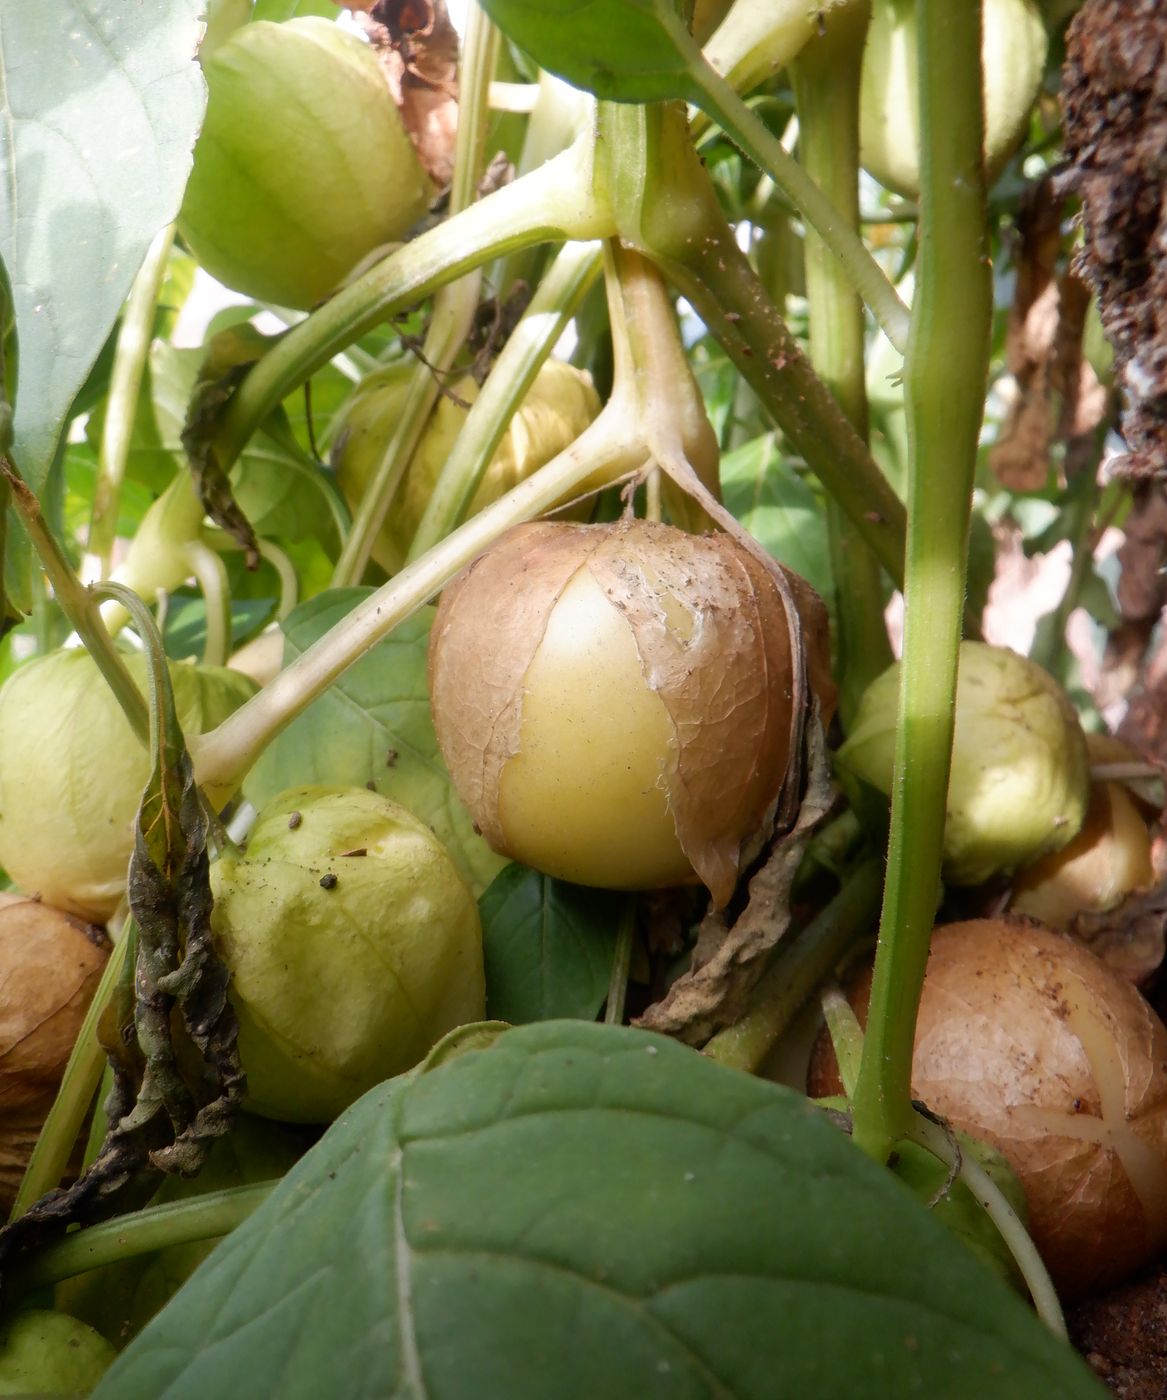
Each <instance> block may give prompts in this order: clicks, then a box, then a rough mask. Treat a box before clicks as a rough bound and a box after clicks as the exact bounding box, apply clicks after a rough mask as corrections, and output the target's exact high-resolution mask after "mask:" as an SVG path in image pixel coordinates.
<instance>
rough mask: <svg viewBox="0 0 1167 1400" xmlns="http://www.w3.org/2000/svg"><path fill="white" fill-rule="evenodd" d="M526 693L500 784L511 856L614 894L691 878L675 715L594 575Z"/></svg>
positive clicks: (554, 625)
mask: <svg viewBox="0 0 1167 1400" xmlns="http://www.w3.org/2000/svg"><path fill="white" fill-rule="evenodd" d="M525 690H526V693H525V697H524V700H523V717H522V724H521V728H520V731H519V733H520V739H519V752H518V753H517V754H516V755H515V756H514V757H513V758H512V759H511V760H510V762H509V763H507V764H506V765H505V767H504V768H503V770H502V775H501V777H500V780H499V818H500V820H501V823H502V827H503V831H504V833H505V836H506V843H507V847H508V849H509V850H510V851H511V853H512V854H513V855H514V856H515V857H516V858H517V859H518V860H521V861H523V862H524V864H526V865H531V866H534V867H535V868H536V869H538V870H545V871H546V872H547V873H548V874H550V875H556V876H559V877H560V878H561V879H564V880H574V881H576V882H577V883H580V884H594V883H596V876H597V872H598V871H602V872H603V876H604V883H605V884H607V885H609V886H610V887H614V888H630V889H635V888H637V887H643V886H658V885H674V884H677V883H678V882H680V881H682V880H687V879H691V878H692V877H693V869H692V866H691V865H690V863H689V860H688V858H687V857H686V855H685V853H684V851H683V850H682V849H681V843H680V841H679V840H678V838H677V832H676V827H675V825H674V823H673V817H672V813H671V812H670V811H669V805H668V799H667V797H666V795H665V771H664V770H665V763H666V761H667V756H668V755H669V754H670V753H672V752H675V750H676V745H677V736H676V732H675V730H674V727H673V723H672V720H670V718H669V715H668V711H667V710H666V709H665V706H664V702H663V701H662V700H661V698H660V696H659V695H657V694H656V693H655V692H654V691H652V690H650V689H649V688H648V686H647V685H646V684H645V681H644V673H643V669H642V666H641V661H640V657H639V655H638V653H637V650H636V643H635V641H634V639H633V635H632V631H631V629H630V628H629V626H628V624H627V622H626V621H625V620H624V618H623V617H622V616H621V614H620V613H619V612H618V611H617V610H616V609H615V608H614V607H613V606H612V604H611V603H610V602H609V601H608V599H607V598H606V597H605V596H604V594H603V592H602V590H601V589H600V586H599V584H598V583H597V582H596V580H595V579H594V577H593V576H592V575H591V574H590V573H589V572H588V571H587V570H586V569H581V570H580V571H579V572H578V573H577V574H576V575H575V576H574V577H573V578H572V580H571V582H570V583H569V584H568V585H567V587H566V588H565V589H564V591H563V593H562V594H561V596H560V599H559V602H558V604H557V605H556V607H555V609H554V611H553V612H552V614H551V616H550V618H549V620H548V623H547V630H546V632H545V633H544V634H543V641H542V643H541V644H540V646H539V649H538V650H537V651H536V653H535V656H534V659H533V660H532V662H531V664H530V666H529V667H528V668H527V674H526V679H525ZM613 733H618V734H619V735H620V736H621V742H620V743H619V744H618V745H617V744H613V742H612V735H613ZM565 773H566V774H570V775H571V781H570V782H568V781H565V779H564V774H565ZM549 813H554V814H555V819H554V820H549V819H548V814H549Z"/></svg>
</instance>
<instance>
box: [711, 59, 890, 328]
mask: <svg viewBox="0 0 1167 1400" xmlns="http://www.w3.org/2000/svg"><path fill="white" fill-rule="evenodd" d="M690 78H691V81H692V82H693V83H694V84H695V85H696V87H697V95H696V98H695V100H696V101H697V104H698V106H700V107H701V109H702V111H704V112H706V113H707V114H708V115H709V116H711V117H712V118H713V119H714V121H716V122H717V124H718V125H719V126H720V127H721V129H722V130H723V131H724V132H725V134H726V135H727V136H728V137H729V138H730V140H731V141H733V142H734V144H735V145H737V146H739V147H740V148H741V149H742V150H743V151H744V152H745V154H746V155H747V156H749V158H750V159H751V160H752V161H753V162H754V164H755V165H756V166H757V167H758V168H759V169H760V170H764V171H765V172H766V174H767V175H769V176H770V178H771V179H772V180H773V181H774V183H775V184H776V185H777V186H778V188H779V189H780V190H782V192H783V193H784V194H785V195H786V197H787V198H788V199H789V200H790V202H791V203H792V204H793V205H794V207H795V208H796V209H797V210H798V211H799V212H800V213H801V214H802V216H803V218H804V219H805V220H806V222H807V224H808V225H809V226H810V227H811V228H813V229H814V231H815V232H816V233H817V234H818V236H819V237H820V238H821V239H822V241H823V243H824V245H825V246H826V247H827V248H829V249H830V251H831V254H832V256H833V257H835V258H836V259H837V260H838V262H839V265H840V267H842V269H843V270H844V272H845V274H846V276H847V278H848V280H849V281H850V283H851V285H852V286H853V287H854V288H855V290H856V291H857V292H858V293H859V295H860V296H861V297H862V298H863V300H864V301H865V302H866V303H867V305H868V306H869V307H870V308H871V310H872V312H873V314H874V315H875V319H876V320H877V321H878V322H879V324H880V326H881V327H882V328H883V331H884V334H885V335H886V336H887V338H888V340H890V341H891V343H892V344H893V345H894V346H895V347H896V349H897V350H901V351H902V350H904V349H905V348H906V346H907V337H908V309H907V307H906V306H905V305H904V304H903V302H902V301H901V300H900V298H899V294H898V293H897V292H896V289H895V288H894V287H893V286H892V284H891V283H890V282H889V281H888V279H887V275H886V273H885V272H884V270H883V269H882V268H881V267H880V265H879V264H878V263H877V262H876V261H875V259H874V257H872V255H871V253H870V252H869V251H868V249H867V246H866V244H865V243H864V242H863V240H862V239H861V238H860V237H859V234H858V232H857V231H856V229H855V228H854V227H853V226H852V225H851V224H850V223H849V221H848V219H847V217H846V216H845V215H843V214H841V213H840V211H839V209H838V208H837V206H836V205H835V204H834V203H833V202H832V200H831V199H830V198H829V197H828V196H827V195H826V194H825V193H824V192H823V190H822V189H821V188H820V187H819V186H818V185H817V184H816V183H815V181H814V180H812V179H811V178H810V177H809V176H808V175H807V174H806V172H805V171H804V170H803V169H802V167H801V166H800V165H799V164H798V162H797V161H796V160H794V159H793V158H792V157H791V156H789V155H787V153H786V151H785V150H784V149H783V147H782V143H781V142H780V141H779V140H778V139H777V138H776V137H774V136H772V135H771V133H770V131H769V130H768V128H767V127H766V125H765V124H764V123H763V122H762V120H761V119H760V118H759V117H758V116H757V115H756V114H755V113H754V112H753V110H752V109H751V108H750V107H747V106H746V104H745V103H744V102H743V101H742V100H741V98H740V97H739V96H738V95H737V93H736V92H734V90H733V88H732V87H731V86H730V84H729V83H728V82H727V81H726V80H725V78H723V77H722V76H721V74H720V73H718V72H717V71H716V70H715V69H714V68H712V67H711V66H710V65H709V64H702V65H701V66H700V67H698V68H694V69H691V70H690Z"/></svg>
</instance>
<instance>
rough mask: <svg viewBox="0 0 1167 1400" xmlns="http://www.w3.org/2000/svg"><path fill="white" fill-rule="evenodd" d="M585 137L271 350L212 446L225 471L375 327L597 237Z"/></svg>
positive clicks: (604, 213)
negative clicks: (479, 278)
mask: <svg viewBox="0 0 1167 1400" xmlns="http://www.w3.org/2000/svg"><path fill="white" fill-rule="evenodd" d="M591 150H592V143H591V138H590V136H586V137H581V138H580V139H579V141H577V142H576V144H575V145H574V146H572V147H571V148H570V149H569V150H567V151H564V152H563V153H562V154H561V155H559V156H556V157H555V158H554V159H552V160H549V161H548V162H547V163H546V164H545V165H542V166H540V167H539V169H538V170H533V171H532V172H531V173H530V174H529V175H524V176H522V177H521V178H520V179H518V180H515V181H514V182H513V183H511V184H509V185H504V186H503V187H502V189H499V190H496V191H495V192H494V193H493V194H490V195H487V196H486V198H485V199H481V200H479V201H478V203H477V204H474V205H472V206H471V207H470V208H469V209H465V210H463V211H462V213H460V214H456V215H455V216H454V217H453V218H450V219H446V220H445V221H444V222H442V223H440V224H438V225H437V226H436V227H435V228H432V229H429V230H427V231H426V232H425V233H422V234H419V236H418V237H417V238H415V239H412V240H411V241H410V242H409V243H406V244H405V245H404V247H402V248H400V249H398V250H397V251H396V252H395V253H392V254H391V255H390V256H389V257H387V258H384V259H383V260H382V261H381V262H379V263H377V264H375V265H374V266H373V267H371V268H370V269H369V270H368V271H367V272H366V273H364V274H363V275H362V276H361V277H359V278H357V279H356V281H354V282H352V283H350V284H349V285H348V286H346V287H343V288H342V289H341V290H340V291H339V292H337V293H336V295H335V296H334V297H332V298H331V300H329V301H328V302H326V303H325V304H324V305H323V306H322V307H320V308H319V310H317V311H314V312H313V313H312V315H310V316H309V317H308V318H307V319H306V320H304V321H301V322H300V323H299V325H296V326H293V327H292V329H291V330H290V331H289V332H288V334H287V335H286V336H285V337H284V338H283V339H282V340H281V341H280V342H279V343H278V344H277V345H274V346H273V347H272V348H271V349H270V350H269V351H268V352H267V354H266V355H264V357H263V359H262V360H260V361H259V363H258V364H256V366H255V367H254V369H252V370H251V372H250V373H249V374H248V376H247V378H246V379H245V380H244V381H243V383H242V384H241V385H240V386H239V390H238V392H237V393H236V394H235V396H234V397H233V399H232V400H231V403H230V405H229V406H228V408H227V410H226V412H225V414H224V418H223V422H222V425H221V429H220V434H219V438H218V442H217V444H216V448H217V455H218V461H219V464H220V466H221V467H223V468H224V469H227V468H229V467H231V466H232V465H233V464H234V462H235V460H236V458H237V457H238V456H239V453H240V452H241V451H242V449H243V444H244V443H245V442H246V441H247V440H248V438H250V437H251V435H252V433H254V432H255V430H256V429H257V428H258V427H259V425H260V423H262V421H263V420H264V418H266V417H267V415H268V414H269V413H270V412H271V411H272V410H273V409H274V408H275V407H276V405H277V404H279V403H280V402H281V401H282V400H283V399H284V398H286V397H287V395H288V394H290V393H291V392H292V391H293V390H294V389H297V388H298V387H299V386H300V385H301V384H303V383H304V381H305V380H306V379H308V378H309V377H310V376H311V375H313V374H314V373H315V372H316V371H317V370H318V369H320V368H321V367H322V366H323V365H325V364H327V363H328V361H329V360H330V359H331V358H332V356H333V355H335V354H337V353H338V352H339V351H341V350H344V349H345V348H346V347H347V346H349V345H351V344H352V343H353V342H354V341H355V340H358V339H360V337H361V336H362V335H364V334H365V333H366V332H367V331H370V330H372V329H373V328H374V327H375V326H377V325H379V324H380V323H381V322H382V321H384V320H386V319H388V318H391V317H393V316H394V315H396V314H397V313H399V312H401V311H404V310H406V309H407V308H409V307H411V306H414V305H416V304H417V303H418V302H420V301H423V300H424V299H425V298H426V297H428V296H431V295H432V294H433V293H434V292H435V291H437V289H438V288H439V287H442V286H445V285H446V283H448V282H452V281H454V280H455V278H457V277H460V276H462V275H463V274H464V273H466V272H470V271H472V270H473V269H474V268H477V267H481V266H482V264H483V263H486V262H488V261H489V260H490V259H491V258H495V257H498V256H499V255H500V254H503V253H506V252H509V251H511V250H512V249H516V248H526V247H530V246H531V245H532V244H535V243H542V242H547V241H549V240H556V239H566V238H578V239H584V240H587V239H593V238H604V237H607V236H608V235H609V234H611V233H613V232H614V231H615V226H614V220H613V218H612V212H611V209H610V208H609V207H608V205H607V202H606V201H605V200H604V199H603V198H601V197H598V196H597V194H596V193H595V191H594V189H593V182H592V168H591Z"/></svg>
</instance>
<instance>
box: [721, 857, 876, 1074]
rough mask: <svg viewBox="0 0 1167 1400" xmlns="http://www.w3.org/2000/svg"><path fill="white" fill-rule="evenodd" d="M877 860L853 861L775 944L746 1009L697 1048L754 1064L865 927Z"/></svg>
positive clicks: (741, 1065) (872, 905)
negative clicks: (792, 933)
mask: <svg viewBox="0 0 1167 1400" xmlns="http://www.w3.org/2000/svg"><path fill="white" fill-rule="evenodd" d="M882 880H883V869H882V862H881V861H878V860H874V859H873V860H868V861H865V862H863V864H861V865H858V866H856V868H855V869H854V871H852V873H851V874H850V875H849V876H848V878H847V881H846V883H845V884H844V885H843V888H842V889H841V890H840V891H839V893H838V894H837V895H835V897H834V899H832V900H831V901H830V903H829V904H827V905H826V906H825V907H824V908H823V909H822V910H821V911H820V912H819V913H818V914H817V915H816V916H815V917H814V919H812V920H811V922H810V923H809V924H807V926H806V928H804V929H803V930H802V932H801V933H799V934H798V935H797V936H796V937H795V938H793V939H792V940H791V941H790V942H788V943H786V942H784V943H781V944H779V945H778V948H777V949H776V951H775V954H774V956H773V958H772V959H771V961H770V965H769V967H767V969H766V971H765V972H764V973H763V974H762V977H761V979H760V981H759V982H758V985H757V986H756V987H755V988H754V991H753V993H752V995H751V996H750V1005H749V1010H748V1011H747V1012H746V1014H745V1015H744V1016H743V1017H742V1019H741V1020H740V1021H738V1023H737V1024H736V1025H734V1026H729V1027H727V1028H726V1029H725V1030H723V1031H718V1033H717V1034H716V1035H715V1036H714V1037H713V1039H712V1040H710V1041H709V1042H708V1044H707V1045H706V1046H705V1049H704V1051H703V1052H702V1053H703V1054H705V1055H708V1056H709V1057H710V1059H713V1060H717V1061H719V1062H720V1063H722V1064H727V1065H733V1066H735V1067H736V1068H738V1069H744V1070H749V1071H751V1072H753V1071H755V1070H757V1069H758V1067H759V1066H760V1065H761V1064H762V1062H763V1061H764V1060H765V1059H766V1056H767V1055H769V1053H770V1051H771V1050H772V1049H773V1048H774V1046H775V1045H776V1044H777V1043H778V1041H779V1040H780V1039H781V1037H782V1036H783V1035H784V1034H785V1032H786V1031H787V1030H788V1029H789V1027H790V1025H791V1024H792V1022H793V1021H794V1018H795V1017H796V1016H797V1015H798V1013H799V1012H800V1011H801V1010H802V1008H803V1007H804V1006H805V1005H806V1004H807V1002H808V1001H809V1000H810V999H811V997H812V996H813V995H814V993H815V989H816V988H817V987H818V986H820V985H821V983H822V982H823V981H824V979H826V978H828V977H832V976H834V975H835V973H836V972H837V971H838V970H839V965H840V963H842V962H843V960H844V959H845V958H846V957H847V955H848V954H849V953H850V952H851V951H852V949H854V948H855V947H856V945H857V944H858V943H859V942H860V941H861V940H862V939H863V937H864V935H865V934H866V935H867V937H868V938H870V929H871V926H872V923H873V921H874V918H875V913H876V910H877V909H878V908H879V892H880V887H881V884H882Z"/></svg>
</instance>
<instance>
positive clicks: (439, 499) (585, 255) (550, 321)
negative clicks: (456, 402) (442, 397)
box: [407, 243, 600, 563]
mask: <svg viewBox="0 0 1167 1400" xmlns="http://www.w3.org/2000/svg"><path fill="white" fill-rule="evenodd" d="M599 268H600V247H599V245H598V244H595V243H568V244H567V245H566V246H565V247H564V248H563V249H562V250H561V252H560V253H559V255H558V257H557V258H556V259H555V262H554V263H553V264H552V265H551V268H550V270H549V271H548V272H547V274H546V276H545V277H544V278H543V279H542V281H541V282H540V283H539V288H538V290H537V291H536V293H535V295H534V297H533V298H532V299H531V304H530V306H528V308H527V310H526V312H525V314H524V315H523V318H522V320H521V321H520V322H519V324H518V325H517V326H516V327H515V329H514V331H513V332H512V333H511V335H510V336H509V337H508V339H507V343H506V345H504V346H503V349H502V352H501V354H500V355H499V357H498V359H497V360H496V361H495V364H494V368H493V369H492V370H491V372H490V376H489V378H488V379H487V381H486V383H485V384H484V385H483V386H482V392H481V393H480V394H479V395H478V397H477V398H476V399H475V400H474V402H473V403H472V404H471V405H470V412H469V413H468V414H467V415H466V422H465V423H464V424H463V426H462V431H461V433H460V434H459V435H458V441H457V442H456V443H455V444H454V448H453V451H452V452H451V453H450V455H449V457H447V459H446V461H445V464H444V465H443V467H442V470H441V472H440V473H439V475H438V479H437V481H436V482H434V487H433V490H432V492H431V493H430V498H429V501H428V503H427V504H426V508H425V512H424V514H423V515H422V517H421V521H420V522H419V524H418V527H417V533H416V534H415V536H414V538H413V542H412V544H411V545H410V548H409V555H408V558H407V562H408V563H413V561H414V560H415V559H418V558H420V557H421V556H422V555H423V554H424V553H425V552H426V551H427V550H428V549H432V548H433V546H434V545H435V544H437V542H438V541H439V540H440V539H443V538H444V537H445V536H446V535H448V534H449V532H450V531H451V530H452V529H454V527H455V526H457V525H458V524H460V523H461V521H462V520H463V519H464V518H465V515H466V511H467V509H468V508H469V506H470V503H471V501H472V500H473V499H474V493H475V492H476V491H477V490H478V487H479V484H480V483H481V481H482V478H483V476H484V475H485V474H486V469H487V467H489V465H490V462H491V459H492V458H493V456H494V453H495V450H496V449H497V447H498V445H499V443H500V442H501V441H502V439H503V436H504V435H505V433H506V430H507V425H508V423H509V422H510V420H511V417H512V415H513V414H514V412H515V410H516V409H517V408H518V406H519V404H520V403H522V401H523V398H524V397H525V396H526V394H527V391H528V390H529V389H530V387H531V385H532V384H533V383H534V382H535V378H536V376H537V375H538V373H539V369H540V367H541V366H542V364H543V363H544V361H545V360H546V358H547V356H548V355H549V354H550V353H551V351H552V349H553V348H554V346H555V344H556V342H557V341H558V340H559V337H560V336H561V335H562V334H563V331H564V330H565V329H566V327H567V325H568V323H569V322H570V320H571V318H572V316H573V315H574V314H575V311H576V308H577V307H578V306H579V303H580V301H581V300H582V299H583V297H584V295H585V293H586V292H587V291H588V289H589V288H590V287H591V285H592V283H593V282H594V281H595V279H596V276H597V274H598V272H599Z"/></svg>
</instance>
